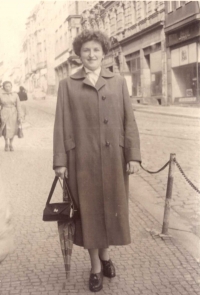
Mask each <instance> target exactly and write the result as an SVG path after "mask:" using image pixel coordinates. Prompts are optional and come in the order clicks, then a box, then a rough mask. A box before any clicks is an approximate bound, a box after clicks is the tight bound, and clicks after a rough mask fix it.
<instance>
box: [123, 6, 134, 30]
mask: <svg viewBox="0 0 200 295" xmlns="http://www.w3.org/2000/svg"><path fill="white" fill-rule="evenodd" d="M131 4H132V3H131V2H130V1H127V2H125V3H124V22H125V23H124V25H125V27H126V28H128V27H130V26H131V25H132V9H133V7H132V5H131Z"/></svg>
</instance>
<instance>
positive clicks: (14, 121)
mask: <svg viewBox="0 0 200 295" xmlns="http://www.w3.org/2000/svg"><path fill="white" fill-rule="evenodd" d="M21 118H22V110H21V106H20V100H19V96H18V95H17V93H14V92H6V91H2V92H1V93H0V121H1V125H0V128H1V130H3V135H4V136H5V137H6V138H13V136H15V135H17V132H18V121H19V120H20V119H21Z"/></svg>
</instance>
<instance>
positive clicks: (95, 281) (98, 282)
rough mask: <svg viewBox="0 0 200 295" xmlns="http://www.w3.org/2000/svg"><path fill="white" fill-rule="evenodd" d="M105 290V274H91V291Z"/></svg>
mask: <svg viewBox="0 0 200 295" xmlns="http://www.w3.org/2000/svg"><path fill="white" fill-rule="evenodd" d="M102 288H103V273H102V270H101V272H100V273H95V274H94V273H91V274H90V279H89V289H90V291H92V292H98V291H100V290H101V289H102Z"/></svg>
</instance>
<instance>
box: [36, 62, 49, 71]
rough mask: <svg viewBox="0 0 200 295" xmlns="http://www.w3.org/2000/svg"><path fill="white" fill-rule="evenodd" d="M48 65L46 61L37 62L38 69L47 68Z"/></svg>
mask: <svg viewBox="0 0 200 295" xmlns="http://www.w3.org/2000/svg"><path fill="white" fill-rule="evenodd" d="M46 66H47V63H46V61H41V62H38V63H37V70H40V69H44V68H46Z"/></svg>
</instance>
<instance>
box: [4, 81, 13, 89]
mask: <svg viewBox="0 0 200 295" xmlns="http://www.w3.org/2000/svg"><path fill="white" fill-rule="evenodd" d="M6 84H10V85H11V86H12V83H11V82H10V81H4V82H3V84H2V87H3V89H4V90H5V86H6Z"/></svg>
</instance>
